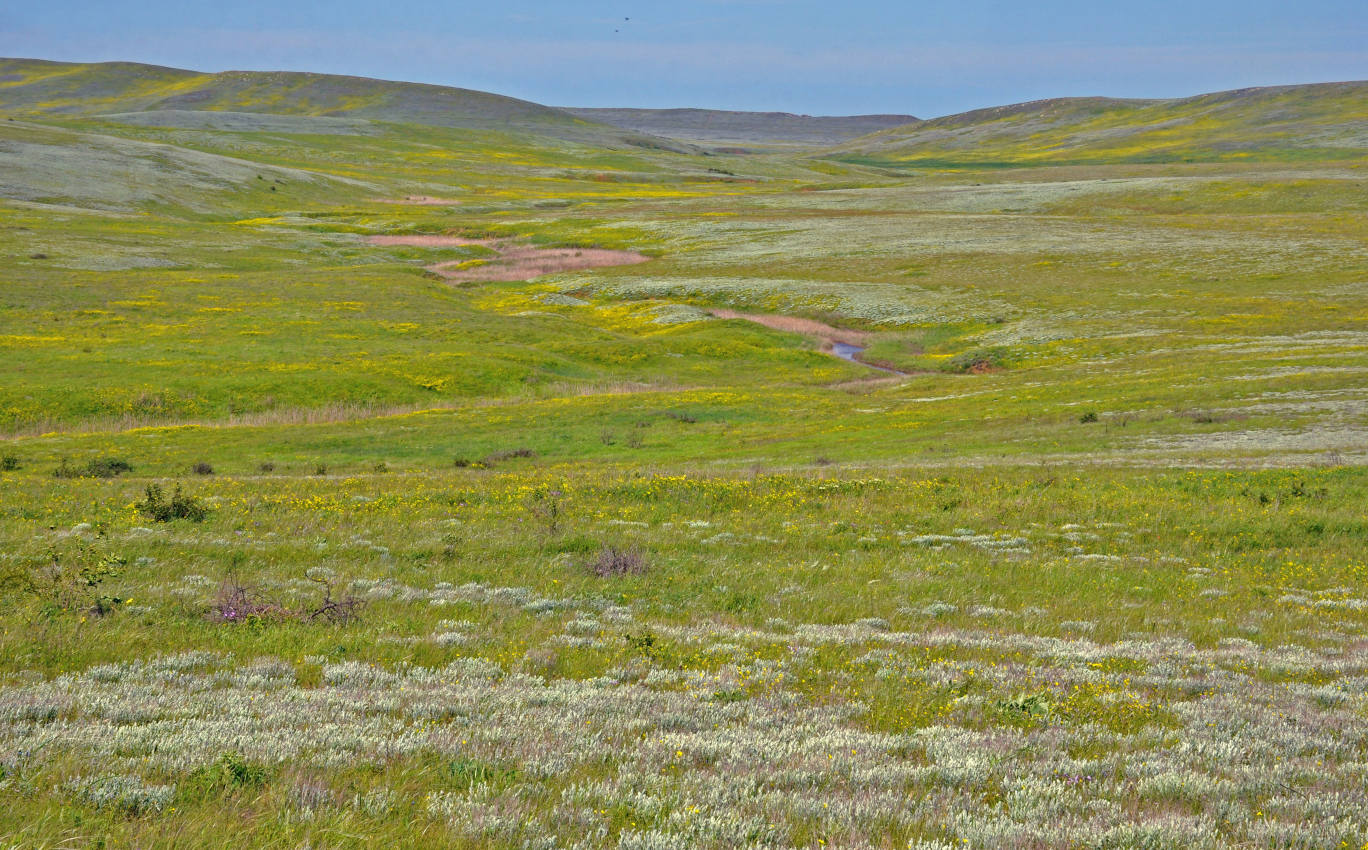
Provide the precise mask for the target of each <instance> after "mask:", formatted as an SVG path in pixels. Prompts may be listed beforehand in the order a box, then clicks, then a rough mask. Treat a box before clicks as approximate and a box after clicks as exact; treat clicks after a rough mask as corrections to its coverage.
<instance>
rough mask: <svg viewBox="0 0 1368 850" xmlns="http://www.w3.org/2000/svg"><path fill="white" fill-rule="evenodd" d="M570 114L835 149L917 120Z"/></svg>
mask: <svg viewBox="0 0 1368 850" xmlns="http://www.w3.org/2000/svg"><path fill="white" fill-rule="evenodd" d="M565 111H566V112H569V113H570V114H572V115H578V116H579V117H581V118H585V119H588V120H590V121H598V122H602V123H604V124H611V125H613V126H614V127H621V128H623V129H625V130H635V131H637V132H640V133H650V134H652V135H656V136H668V137H670V138H674V139H687V140H689V141H693V142H700V143H705V142H706V143H714V144H727V143H731V144H766V145H772V144H804V145H834V144H839V143H841V142H844V141H847V140H850V139H854V138H857V137H859V136H863V135H866V134H868V133H874V132H878V131H880V130H887V129H889V128H892V127H898V126H901V125H904V124H909V123H913V122H916V121H917V120H918V119H917V118H915V117H914V116H911V115H842V116H820V115H794V114H792V113H789V112H734V111H728V110H722V109H581V108H576V107H566V108H565Z"/></svg>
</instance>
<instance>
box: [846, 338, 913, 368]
mask: <svg viewBox="0 0 1368 850" xmlns="http://www.w3.org/2000/svg"><path fill="white" fill-rule="evenodd" d="M861 351H864V346H862V345H851V344H850V343H848V342H837V341H835V340H832V341H831V353H832V354H834V355H836V356H837V357H839V358H841V359H842V360H848V361H850V362H851V363H858V364H859V365H861V366H865V367H868V368H870V369H878V370H879V371H880V372H887V373H888V374H890V375H901V374H903V373H902V372H899V371H898V370H896V369H886V368H884V367H883V366H875V365H874V364H873V363H866V362H864V361H863V360H861V359H860V358H859V354H860V352H861Z"/></svg>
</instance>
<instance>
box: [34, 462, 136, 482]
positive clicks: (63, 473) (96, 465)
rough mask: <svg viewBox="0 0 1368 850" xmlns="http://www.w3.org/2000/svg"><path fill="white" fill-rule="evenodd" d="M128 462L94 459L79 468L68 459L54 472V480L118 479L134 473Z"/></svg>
mask: <svg viewBox="0 0 1368 850" xmlns="http://www.w3.org/2000/svg"><path fill="white" fill-rule="evenodd" d="M132 471H133V466H132V464H130V463H129V462H128V461H126V460H123V459H122V458H117V457H100V458H92V459H90V460H88V461H86V462H85V463H83V464H81V465H79V466H72V465H71V464H70V463H69V462H68V461H67V459H66V458H62V462H61V463H60V464H58V466H57V468H56V469H54V470H53V471H52V477H53V478H117V477H119V476H120V475H122V474H124V473H125V472H132Z"/></svg>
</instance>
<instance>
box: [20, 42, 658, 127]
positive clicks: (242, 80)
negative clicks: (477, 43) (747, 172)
mask: <svg viewBox="0 0 1368 850" xmlns="http://www.w3.org/2000/svg"><path fill="white" fill-rule="evenodd" d="M0 110H3V111H4V112H6V113H8V114H10V115H17V116H24V117H34V118H38V117H42V116H73V117H78V116H80V117H89V116H96V115H105V116H110V117H117V118H122V119H130V120H137V119H136V118H132V117H131V116H128V115H127V113H148V116H147V118H146V119H145V120H142V121H140V122H139V123H155V122H156V118H155V117H154V116H169V117H168V118H167V120H171V121H174V122H177V123H179V122H183V121H184V120H185V119H184V115H185V113H186V112H216V113H218V112H231V113H257V114H268V115H291V116H308V117H318V118H346V119H366V120H371V121H385V122H394V123H405V124H427V125H431V126H437V127H451V128H465V129H472V130H498V131H503V132H520V133H533V134H537V135H544V136H549V137H554V138H561V139H567V140H571V141H576V142H584V143H591V144H598V145H602V146H605V147H624V146H632V147H647V148H652V147H655V148H664V149H676V148H679V147H680V146H679V145H677V144H675V143H672V142H669V141H667V140H664V139H658V138H652V137H649V136H646V135H643V134H639V133H634V132H631V131H625V132H624V131H623V130H622V129H621V128H617V127H609V126H607V125H604V124H597V123H594V122H592V121H587V120H585V119H583V118H579V117H576V116H574V115H570V114H569V113H567V112H564V111H562V110H559V109H553V108H551V107H548V106H542V105H540V104H536V103H531V102H529V101H525V100H518V99H517V98H512V97H504V96H502V95H497V94H490V93H488V92H480V91H472V90H469V89H460V88H451V87H447V86H435V85H427V84H422V83H404V82H392V81H387V80H374V79H369V78H365V77H347V76H337V75H331V74H312V73H302V72H293V71H270V72H264V71H224V72H221V73H215V74H207V73H198V72H194V71H185V70H180V69H177V68H164V67H160V66H156V65H142V64H138V63H132V62H101V63H90V64H79V63H65V62H48V61H43V60H35V59H0ZM304 132H308V130H304Z"/></svg>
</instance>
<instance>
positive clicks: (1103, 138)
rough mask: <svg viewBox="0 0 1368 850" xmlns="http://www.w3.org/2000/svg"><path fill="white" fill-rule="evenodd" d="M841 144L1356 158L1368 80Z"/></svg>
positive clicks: (1038, 106)
mask: <svg viewBox="0 0 1368 850" xmlns="http://www.w3.org/2000/svg"><path fill="white" fill-rule="evenodd" d="M839 150H840V153H839V154H838V156H840V157H841V158H845V159H850V160H854V161H884V162H891V163H897V162H914V161H926V162H936V161H943V162H956V163H969V162H976V163H994V162H1004V163H1022V164H1029V163H1066V162H1181V161H1210V160H1241V159H1252V160H1268V159H1276V160H1317V159H1348V158H1353V157H1358V156H1363V155H1364V154H1365V153H1368V82H1344V83H1319V84H1314V85H1300V86H1276V87H1270V88H1252V89H1239V90H1235V91H1227V92H1218V93H1215V94H1205V95H1199V96H1197V97H1189V98H1179V99H1172V100H1120V99H1115V98H1101V97H1086V98H1056V99H1051V100H1038V101H1032V102H1030V103H1019V104H1015V105H1011V106H1000V107H994V108H991V109H978V110H974V111H972V112H964V113H961V114H958V115H949V116H946V117H943V118H936V119H933V120H930V121H921V122H917V123H915V124H909V125H907V126H903V127H896V128H893V129H890V130H886V131H883V132H879V133H875V134H872V135H870V136H866V137H864V138H861V139H856V140H854V141H851V142H849V143H847V144H845V145H843V146H841V148H840V149H839Z"/></svg>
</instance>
